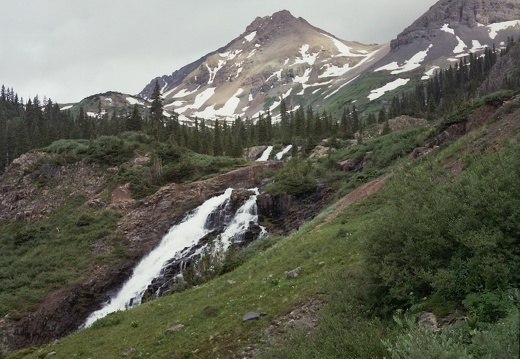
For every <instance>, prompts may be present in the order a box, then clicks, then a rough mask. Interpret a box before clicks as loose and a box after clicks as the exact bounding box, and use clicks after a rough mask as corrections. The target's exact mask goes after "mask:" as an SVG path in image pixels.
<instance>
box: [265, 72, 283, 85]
mask: <svg viewBox="0 0 520 359" xmlns="http://www.w3.org/2000/svg"><path fill="white" fill-rule="evenodd" d="M282 71H283V69H280V70H278V71H275V72H273V74H272V75H271V76H269V77H268V78H267V80H265V81H266V82H267V81H269V80H270V79H271V78H273V77H275V76H276V77H278V80H279V81H281V80H282Z"/></svg>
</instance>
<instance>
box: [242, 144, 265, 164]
mask: <svg viewBox="0 0 520 359" xmlns="http://www.w3.org/2000/svg"><path fill="white" fill-rule="evenodd" d="M266 149H267V146H253V147H251V148H250V149H249V152H248V153H247V159H248V160H250V161H254V160H256V159H257V158H258V157H260V156H261V155H262V153H263V152H264V151H265V150H266Z"/></svg>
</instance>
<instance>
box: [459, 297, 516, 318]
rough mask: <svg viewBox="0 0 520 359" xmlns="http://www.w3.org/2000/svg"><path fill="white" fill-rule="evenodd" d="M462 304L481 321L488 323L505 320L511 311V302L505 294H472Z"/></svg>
mask: <svg viewBox="0 0 520 359" xmlns="http://www.w3.org/2000/svg"><path fill="white" fill-rule="evenodd" d="M462 304H464V307H465V308H466V309H467V310H468V311H469V312H470V313H473V314H474V315H477V317H478V319H479V320H480V321H483V322H488V323H493V322H496V321H497V320H499V319H501V318H504V317H505V316H506V315H507V314H508V313H509V311H510V310H511V300H510V299H509V298H508V297H507V294H506V293H504V292H485V293H470V294H468V295H467V296H466V299H464V300H463V301H462Z"/></svg>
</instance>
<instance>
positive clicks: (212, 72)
mask: <svg viewBox="0 0 520 359" xmlns="http://www.w3.org/2000/svg"><path fill="white" fill-rule="evenodd" d="M225 64H226V61H224V60H218V65H217V67H215V68H214V69H212V68H211V67H209V65H208V64H206V68H207V69H208V71H209V80H208V85H211V84H212V83H213V81H215V76H217V72H218V71H219V70H220V69H221V68H223V67H224V65H225Z"/></svg>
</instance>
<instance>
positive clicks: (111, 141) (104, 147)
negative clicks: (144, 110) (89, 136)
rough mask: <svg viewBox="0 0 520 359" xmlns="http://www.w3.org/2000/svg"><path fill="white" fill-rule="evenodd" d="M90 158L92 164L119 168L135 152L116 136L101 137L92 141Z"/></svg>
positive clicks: (89, 150)
mask: <svg viewBox="0 0 520 359" xmlns="http://www.w3.org/2000/svg"><path fill="white" fill-rule="evenodd" d="M87 153H88V157H89V159H90V160H91V161H92V162H96V163H100V164H102V165H107V166H118V165H120V164H122V163H124V162H126V161H128V160H129V159H130V158H131V157H132V155H133V151H132V149H131V148H130V146H128V145H127V144H125V141H123V140H122V139H121V138H119V137H116V136H100V137H98V138H96V139H95V140H93V141H91V143H90V146H89V149H88V152H87Z"/></svg>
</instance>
